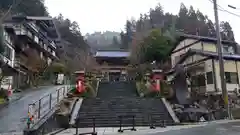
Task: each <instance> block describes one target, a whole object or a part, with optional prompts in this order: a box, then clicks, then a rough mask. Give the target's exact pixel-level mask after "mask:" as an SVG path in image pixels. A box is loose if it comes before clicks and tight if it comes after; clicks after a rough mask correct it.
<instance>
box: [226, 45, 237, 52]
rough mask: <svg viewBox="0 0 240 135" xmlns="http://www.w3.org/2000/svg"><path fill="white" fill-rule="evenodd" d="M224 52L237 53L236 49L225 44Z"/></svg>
mask: <svg viewBox="0 0 240 135" xmlns="http://www.w3.org/2000/svg"><path fill="white" fill-rule="evenodd" d="M223 53H230V54H235V49H234V47H232V46H227V45H223Z"/></svg>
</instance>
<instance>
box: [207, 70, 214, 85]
mask: <svg viewBox="0 0 240 135" xmlns="http://www.w3.org/2000/svg"><path fill="white" fill-rule="evenodd" d="M206 74H207V84H213V72H207V73H206Z"/></svg>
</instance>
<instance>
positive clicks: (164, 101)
mask: <svg viewBox="0 0 240 135" xmlns="http://www.w3.org/2000/svg"><path fill="white" fill-rule="evenodd" d="M161 100H162V102H163V104H164V105H165V107H166V108H167V110H168V113H169V114H170V116H171V117H172V119H173V120H174V122H175V123H180V121H179V119H178V117H177V116H176V114H175V112H174V111H173V109H172V107H171V105H170V104H169V103H168V101H166V99H165V98H161Z"/></svg>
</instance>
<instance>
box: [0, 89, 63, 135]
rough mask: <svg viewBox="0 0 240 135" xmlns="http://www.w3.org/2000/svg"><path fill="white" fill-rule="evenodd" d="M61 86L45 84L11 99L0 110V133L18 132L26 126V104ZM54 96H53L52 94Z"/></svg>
mask: <svg viewBox="0 0 240 135" xmlns="http://www.w3.org/2000/svg"><path fill="white" fill-rule="evenodd" d="M60 87H62V86H45V87H41V88H38V89H35V90H34V91H31V92H26V93H24V95H22V96H21V97H20V99H18V100H16V101H13V102H12V103H10V104H9V105H8V106H7V107H5V108H3V109H1V110H0V134H1V133H5V132H19V131H22V130H23V129H24V128H25V126H26V117H27V111H28V104H29V103H32V102H33V101H36V100H38V99H40V98H41V97H43V96H44V95H46V94H48V93H51V92H53V91H55V90H56V89H58V88H60ZM54 98H55V96H54Z"/></svg>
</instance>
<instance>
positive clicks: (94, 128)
mask: <svg viewBox="0 0 240 135" xmlns="http://www.w3.org/2000/svg"><path fill="white" fill-rule="evenodd" d="M91 119H92V127H93V130H92V132H85V133H78V127H79V122H80V119H79V116H78V118H77V119H76V120H75V121H76V127H75V129H76V130H75V131H76V132H75V135H97V132H96V118H95V117H92V118H91Z"/></svg>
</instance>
